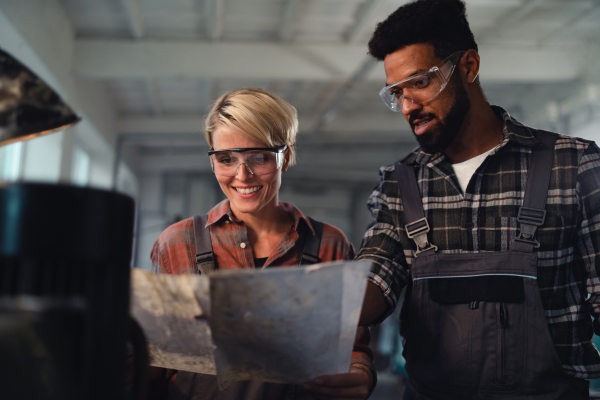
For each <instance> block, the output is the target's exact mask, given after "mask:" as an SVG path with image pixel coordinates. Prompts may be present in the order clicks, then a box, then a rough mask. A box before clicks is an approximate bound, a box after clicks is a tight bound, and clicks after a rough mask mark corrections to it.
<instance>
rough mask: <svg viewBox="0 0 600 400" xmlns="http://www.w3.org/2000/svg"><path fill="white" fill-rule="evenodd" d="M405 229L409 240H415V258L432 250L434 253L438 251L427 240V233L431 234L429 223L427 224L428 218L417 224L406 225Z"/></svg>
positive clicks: (418, 221) (416, 222) (417, 221)
mask: <svg viewBox="0 0 600 400" xmlns="http://www.w3.org/2000/svg"><path fill="white" fill-rule="evenodd" d="M404 228H405V229H406V234H407V235H408V238H409V239H412V240H414V241H415V243H416V244H417V251H416V252H415V256H417V255H419V254H421V253H424V252H426V251H429V250H432V249H433V251H434V252H435V251H437V249H438V248H437V246H435V245H433V244H431V243H429V240H427V233H428V232H429V222H427V218H425V217H423V218H421V219H418V220H416V221H415V222H411V223H410V224H406V225H404Z"/></svg>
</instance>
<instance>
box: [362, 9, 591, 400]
mask: <svg viewBox="0 0 600 400" xmlns="http://www.w3.org/2000/svg"><path fill="white" fill-rule="evenodd" d="M369 51H370V53H371V55H372V56H373V57H375V58H377V59H378V60H381V61H383V63H384V68H385V73H386V78H387V82H386V87H385V88H383V89H382V90H381V93H380V95H381V97H382V98H383V100H384V102H385V104H386V105H387V106H388V107H389V108H390V109H391V110H392V111H395V112H399V113H400V112H401V113H402V114H403V116H404V118H405V119H406V120H407V121H408V123H409V124H410V126H411V128H412V130H413V132H414V134H415V136H416V139H417V141H418V142H419V145H420V146H419V147H418V148H417V149H415V150H414V151H413V152H412V153H411V154H409V155H408V156H407V157H406V158H404V159H403V160H401V161H399V162H397V163H396V164H393V165H389V166H386V167H382V168H381V171H380V180H379V183H378V185H377V186H376V187H375V190H374V191H373V194H372V196H371V197H370V199H369V203H368V204H369V208H370V210H371V212H372V215H373V220H372V223H371V224H370V226H369V228H368V230H367V232H366V234H365V237H364V240H363V245H362V248H361V250H360V252H359V254H358V256H357V259H359V260H371V261H372V262H373V265H374V266H373V270H372V272H371V275H370V278H369V281H370V282H369V284H368V290H367V296H366V299H365V305H364V308H363V314H362V316H361V323H363V324H376V323H379V322H381V321H382V320H383V319H385V318H386V317H387V316H389V315H390V314H391V313H392V311H393V310H394V308H395V307H396V304H397V302H398V300H399V299H400V298H401V291H402V289H403V288H404V287H405V286H406V287H407V291H406V295H405V301H404V304H403V307H402V312H401V318H400V319H401V334H402V336H403V338H404V339H405V346H404V356H405V358H406V369H407V371H408V374H409V384H408V387H407V389H406V392H405V395H404V399H461V400H464V399H489V398H494V399H504V398H508V399H513V400H524V399H530V400H531V399H533V400H551V399H570V400H579V399H588V398H589V394H588V385H589V384H588V382H587V381H586V379H595V378H598V377H600V355H599V353H598V350H597V349H596V348H595V347H594V345H593V344H592V342H591V339H592V336H593V334H594V331H595V332H596V333H597V334H600V324H599V322H598V319H597V318H598V316H599V314H600V296H599V294H600V278H599V276H600V235H599V229H600V190H598V188H599V187H600V150H599V149H598V147H597V146H596V144H595V143H594V142H591V141H588V140H583V139H578V138H574V137H569V136H564V135H558V134H555V133H551V132H544V131H541V130H537V129H534V128H531V127H527V126H525V125H523V124H521V123H519V122H518V121H516V120H515V119H514V118H512V117H511V116H510V115H509V114H508V113H507V112H506V111H505V110H504V109H502V108H500V107H497V106H491V105H490V104H489V103H488V102H487V100H486V97H485V95H484V93H483V91H482V88H481V86H480V84H479V79H478V75H479V67H480V57H479V54H478V53H477V44H476V43H475V40H474V37H473V34H472V32H471V30H470V28H469V24H468V22H467V18H466V14H465V5H464V3H463V2H462V1H459V0H419V1H416V2H412V3H408V4H406V5H404V6H402V7H400V8H399V9H398V10H397V11H395V12H394V13H393V14H391V15H390V16H389V17H388V18H387V19H386V20H385V21H384V22H382V23H380V24H379V25H378V26H377V29H376V31H375V32H374V34H373V37H372V39H371V41H370V42H369ZM510 62H514V63H518V62H519V60H510ZM482 74H485V71H483V72H482ZM592 318H593V320H592Z"/></svg>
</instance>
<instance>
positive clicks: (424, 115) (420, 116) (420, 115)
mask: <svg viewBox="0 0 600 400" xmlns="http://www.w3.org/2000/svg"><path fill="white" fill-rule="evenodd" d="M425 118H435V114H433V113H418V114H413V115H411V116H410V117H409V118H408V123H409V124H411V125H414V124H415V121H416V120H418V119H425Z"/></svg>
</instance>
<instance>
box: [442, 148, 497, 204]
mask: <svg viewBox="0 0 600 400" xmlns="http://www.w3.org/2000/svg"><path fill="white" fill-rule="evenodd" d="M492 150H494V149H493V148H492V149H490V150H488V151H486V152H485V153H482V154H480V155H478V156H476V157H473V158H471V159H469V160H467V161H463V162H461V163H457V164H452V169H454V174H455V175H456V179H458V184H459V185H460V188H461V189H462V192H463V193H464V192H465V190H467V186H468V185H469V181H470V180H471V177H472V176H473V174H474V173H475V170H476V169H477V168H479V166H480V165H481V164H482V163H483V160H485V158H486V157H487V156H488V154H490V153H491V152H492Z"/></svg>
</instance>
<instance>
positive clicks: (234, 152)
mask: <svg viewBox="0 0 600 400" xmlns="http://www.w3.org/2000/svg"><path fill="white" fill-rule="evenodd" d="M286 149H287V145H283V146H281V147H275V148H271V147H248V148H243V149H224V150H211V151H209V152H208V155H209V156H211V157H210V165H211V167H212V170H213V172H214V173H215V174H216V175H221V176H236V175H237V173H238V171H239V168H240V165H242V164H244V165H245V166H246V170H247V171H248V172H249V173H250V174H252V175H266V174H270V173H273V172H275V171H276V170H278V169H279V168H281V166H282V165H283V160H284V158H285V153H284V152H285V150H286Z"/></svg>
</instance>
